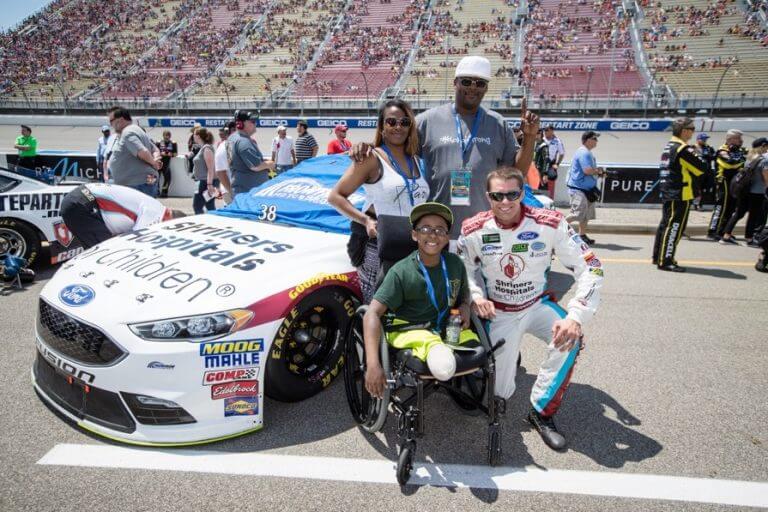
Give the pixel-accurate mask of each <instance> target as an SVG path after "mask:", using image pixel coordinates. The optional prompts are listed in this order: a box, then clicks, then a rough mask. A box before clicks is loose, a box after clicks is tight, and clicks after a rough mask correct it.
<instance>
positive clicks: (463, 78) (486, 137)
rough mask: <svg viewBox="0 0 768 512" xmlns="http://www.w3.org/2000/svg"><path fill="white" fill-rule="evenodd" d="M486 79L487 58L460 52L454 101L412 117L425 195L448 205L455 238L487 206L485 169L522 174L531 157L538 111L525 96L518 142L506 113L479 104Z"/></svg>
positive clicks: (357, 151) (360, 152)
mask: <svg viewBox="0 0 768 512" xmlns="http://www.w3.org/2000/svg"><path fill="white" fill-rule="evenodd" d="M490 80H491V63H490V62H489V61H488V59H486V58H485V57H477V56H470V57H464V58H463V59H461V61H460V62H459V64H458V66H456V73H455V78H454V81H453V87H454V93H455V94H454V102H453V103H451V104H448V105H442V106H439V107H435V108H432V109H429V110H427V111H426V112H422V113H421V114H419V115H418V116H416V126H417V129H418V134H419V143H420V146H421V155H420V156H421V158H422V159H423V160H424V167H425V173H426V178H427V181H429V187H430V198H429V200H430V201H436V202H439V203H443V204H445V205H447V206H450V208H451V210H452V211H453V216H454V219H455V222H454V223H453V227H452V228H451V238H453V239H455V238H457V237H458V235H459V233H460V232H461V223H462V221H464V220H465V219H467V218H469V217H471V216H473V215H474V214H476V213H478V212H481V211H484V210H487V209H488V204H487V200H486V197H485V190H486V187H485V180H486V177H487V176H488V173H489V172H491V171H492V170H494V169H497V168H499V167H501V166H505V165H508V166H513V167H516V168H518V169H520V170H521V171H522V172H523V174H524V175H525V173H527V172H528V168H529V167H530V165H531V161H532V160H533V148H534V144H535V142H536V134H537V132H538V130H539V118H538V116H537V115H536V114H534V113H532V112H528V111H527V110H526V103H525V100H523V103H522V105H521V119H520V128H521V129H522V131H523V145H522V147H520V146H518V144H517V141H516V140H515V135H514V132H513V130H512V128H511V127H508V126H507V125H506V122H505V121H504V118H503V117H501V115H500V114H498V113H497V112H494V111H492V110H486V109H484V108H482V107H481V106H480V103H482V101H483V97H484V96H485V93H486V91H487V90H488V82H490ZM459 131H460V132H461V135H460V136H459V133H458V132H459ZM473 135H474V136H473ZM460 139H462V140H460ZM368 149H369V146H368V145H367V144H365V143H359V144H356V145H355V147H353V149H352V151H351V156H352V158H354V159H355V160H358V161H360V160H362V158H363V157H364V155H365V154H367V151H368Z"/></svg>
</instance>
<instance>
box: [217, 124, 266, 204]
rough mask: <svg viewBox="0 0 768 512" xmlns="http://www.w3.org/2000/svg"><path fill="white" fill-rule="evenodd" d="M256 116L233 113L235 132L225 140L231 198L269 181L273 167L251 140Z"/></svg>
mask: <svg viewBox="0 0 768 512" xmlns="http://www.w3.org/2000/svg"><path fill="white" fill-rule="evenodd" d="M258 119H259V116H258V114H252V113H250V112H245V111H241V110H238V111H236V112H235V123H236V127H237V131H236V132H235V133H233V134H232V135H230V136H229V139H227V161H228V162H229V172H230V174H231V175H232V196H233V197H234V196H236V195H237V194H240V193H242V192H248V191H249V190H251V189H252V188H253V187H257V186H259V185H261V184H262V183H264V182H265V181H267V179H269V171H270V170H271V169H273V168H274V167H275V164H274V162H273V161H272V160H269V159H265V158H264V155H262V154H261V150H259V146H258V145H257V144H256V141H254V140H253V139H252V138H251V135H253V134H254V133H255V132H256V122H257V121H258Z"/></svg>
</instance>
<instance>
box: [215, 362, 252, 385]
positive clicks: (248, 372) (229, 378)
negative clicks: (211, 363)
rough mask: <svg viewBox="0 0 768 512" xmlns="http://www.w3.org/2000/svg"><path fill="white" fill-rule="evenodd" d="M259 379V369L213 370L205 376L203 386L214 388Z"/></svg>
mask: <svg viewBox="0 0 768 512" xmlns="http://www.w3.org/2000/svg"><path fill="white" fill-rule="evenodd" d="M258 378H259V367H258V366H256V367H254V368H232V369H231V370H213V371H207V372H205V373H204V374H203V386H212V385H214V384H220V383H222V382H234V381H239V380H252V379H258Z"/></svg>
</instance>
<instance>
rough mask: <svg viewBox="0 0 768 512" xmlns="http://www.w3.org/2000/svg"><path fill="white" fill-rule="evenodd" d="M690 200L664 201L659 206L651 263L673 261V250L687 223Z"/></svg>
mask: <svg viewBox="0 0 768 512" xmlns="http://www.w3.org/2000/svg"><path fill="white" fill-rule="evenodd" d="M690 208H691V202H690V201H682V200H674V201H665V202H664V204H663V205H662V207H661V222H660V223H659V228H658V230H656V239H655V240H654V242H653V263H654V264H655V265H659V266H660V267H661V266H664V265H671V264H673V263H675V251H677V244H678V243H679V242H680V237H681V236H683V231H685V226H686V224H688V210H690Z"/></svg>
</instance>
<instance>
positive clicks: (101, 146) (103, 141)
mask: <svg viewBox="0 0 768 512" xmlns="http://www.w3.org/2000/svg"><path fill="white" fill-rule="evenodd" d="M108 140H109V125H108V124H105V125H103V126H102V127H101V137H99V140H98V141H97V142H96V144H97V145H96V173H97V174H98V173H99V172H104V161H105V160H106V158H107V141H108Z"/></svg>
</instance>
